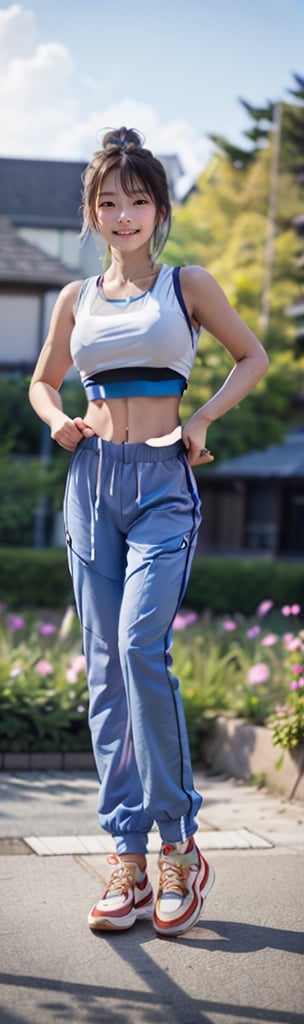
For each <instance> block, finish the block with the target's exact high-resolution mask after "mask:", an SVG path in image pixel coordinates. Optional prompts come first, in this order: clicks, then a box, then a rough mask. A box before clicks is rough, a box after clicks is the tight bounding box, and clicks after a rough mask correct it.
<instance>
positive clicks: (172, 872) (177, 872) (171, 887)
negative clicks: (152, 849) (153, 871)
mask: <svg viewBox="0 0 304 1024" xmlns="http://www.w3.org/2000/svg"><path fill="white" fill-rule="evenodd" d="M159 870H160V883H159V886H160V889H161V892H163V893H167V892H176V893H177V895H178V896H185V894H186V892H187V885H186V882H187V877H188V872H189V867H188V866H187V865H185V866H184V865H183V864H176V863H171V862H170V861H169V860H163V861H161V862H160V865H159Z"/></svg>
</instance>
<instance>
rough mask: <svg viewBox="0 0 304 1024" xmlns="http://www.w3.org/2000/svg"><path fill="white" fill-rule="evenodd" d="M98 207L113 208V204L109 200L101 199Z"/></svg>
mask: <svg viewBox="0 0 304 1024" xmlns="http://www.w3.org/2000/svg"><path fill="white" fill-rule="evenodd" d="M98 205H99V207H107V206H114V203H112V201H111V200H110V199H101V200H100V202H99V204H98Z"/></svg>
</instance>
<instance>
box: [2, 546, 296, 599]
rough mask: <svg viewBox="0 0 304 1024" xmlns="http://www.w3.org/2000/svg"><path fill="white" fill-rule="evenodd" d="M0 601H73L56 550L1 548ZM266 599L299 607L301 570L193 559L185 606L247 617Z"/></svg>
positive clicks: (63, 557)
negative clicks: (294, 604)
mask: <svg viewBox="0 0 304 1024" xmlns="http://www.w3.org/2000/svg"><path fill="white" fill-rule="evenodd" d="M0 562H1V578H0V600H1V601H4V602H5V603H6V604H7V605H8V607H10V608H16V609H17V608H58V607H59V608H64V607H65V606H66V605H67V604H69V603H70V602H71V600H72V586H71V580H70V576H69V572H68V567H67V557H66V552H65V550H64V549H61V548H43V549H39V550H37V549H32V548H18V550H15V549H14V548H9V547H8V548H0ZM265 594H267V596H268V597H269V598H271V600H272V601H273V602H274V604H275V605H277V606H278V607H280V606H281V605H282V604H284V603H286V602H290V603H291V604H292V603H293V602H295V601H296V602H298V604H300V605H301V606H302V607H304V571H303V565H302V566H301V565H295V564H292V563H289V562H264V561H257V560H254V559H246V560H243V559H235V558H227V557H226V558H213V557H208V558H207V557H206V558H201V557H198V556H197V557H196V558H195V559H194V563H193V566H192V570H191V576H190V581H189V584H188V589H187V593H186V596H185V605H188V606H189V607H191V608H193V609H194V610H195V611H197V612H202V611H204V610H205V609H211V611H212V612H213V614H214V615H223V614H225V613H231V614H232V613H233V612H234V611H235V610H237V611H240V612H242V614H243V615H252V614H253V613H254V611H255V608H256V607H257V605H258V604H259V602H260V601H262V600H263V598H264V596H265Z"/></svg>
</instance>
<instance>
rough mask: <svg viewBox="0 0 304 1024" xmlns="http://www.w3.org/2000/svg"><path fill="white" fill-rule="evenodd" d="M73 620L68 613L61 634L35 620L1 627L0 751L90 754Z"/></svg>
mask: <svg viewBox="0 0 304 1024" xmlns="http://www.w3.org/2000/svg"><path fill="white" fill-rule="evenodd" d="M68 619H70V620H72V621H70V629H69V630H67V629H65V626H66V625H67V620H68ZM73 620H75V621H76V616H75V613H74V612H73V611H72V609H71V610H70V611H69V610H68V613H67V616H65V619H64V620H63V623H62V624H61V630H60V628H58V627H56V626H55V625H54V624H53V622H47V623H43V621H41V620H39V619H38V620H37V618H36V619H34V618H33V616H30V617H29V618H28V620H27V621H25V620H23V618H22V617H20V616H18V617H17V616H15V617H14V616H12V617H11V618H10V617H8V618H7V620H5V621H3V622H2V623H1V625H0V655H1V660H0V708H1V714H0V750H2V751H10V752H12V751H20V750H21V751H24V752H25V753H27V752H31V751H67V750H74V751H75V750H77V751H80V750H90V747H91V744H90V736H89V730H88V724H87V711H88V691H87V683H86V675H85V665H84V659H83V657H82V656H81V654H79V646H80V640H79V628H78V626H77V628H76V629H75V627H74V625H73ZM44 629H46V630H48V629H49V630H50V632H46V634H44V632H43V630H44ZM52 629H54V632H51V630H52Z"/></svg>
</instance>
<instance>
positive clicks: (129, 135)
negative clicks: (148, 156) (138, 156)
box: [103, 126, 144, 153]
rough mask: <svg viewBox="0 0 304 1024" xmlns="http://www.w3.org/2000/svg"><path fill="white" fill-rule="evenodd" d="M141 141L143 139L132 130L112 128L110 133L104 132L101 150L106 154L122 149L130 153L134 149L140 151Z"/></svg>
mask: <svg viewBox="0 0 304 1024" xmlns="http://www.w3.org/2000/svg"><path fill="white" fill-rule="evenodd" d="M143 141H144V140H143V137H142V136H140V134H139V132H137V131H135V130H134V128H125V127H124V126H123V127H122V128H112V129H111V131H109V132H106V135H104V138H103V148H104V149H105V150H107V152H109V150H122V149H124V150H126V152H129V153H130V152H132V150H134V149H141V148H142V146H143Z"/></svg>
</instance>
